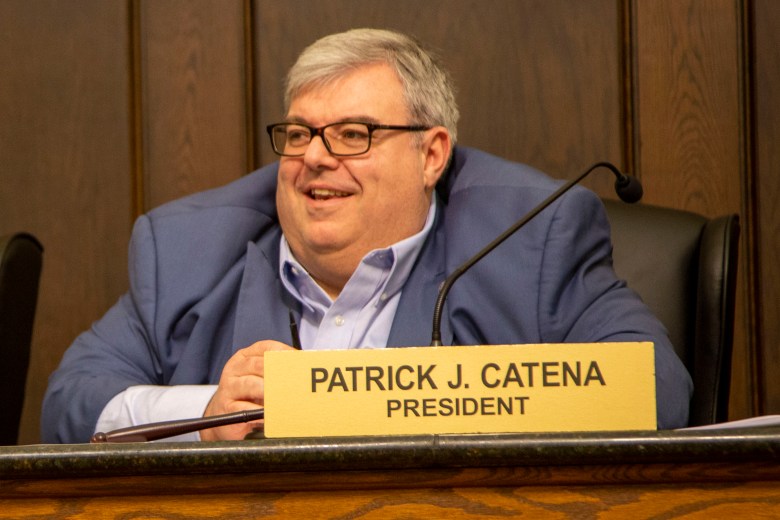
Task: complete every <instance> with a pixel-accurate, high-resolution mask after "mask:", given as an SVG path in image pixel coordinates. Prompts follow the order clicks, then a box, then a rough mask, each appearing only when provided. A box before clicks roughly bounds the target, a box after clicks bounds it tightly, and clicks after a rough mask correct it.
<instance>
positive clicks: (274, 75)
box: [255, 0, 622, 186]
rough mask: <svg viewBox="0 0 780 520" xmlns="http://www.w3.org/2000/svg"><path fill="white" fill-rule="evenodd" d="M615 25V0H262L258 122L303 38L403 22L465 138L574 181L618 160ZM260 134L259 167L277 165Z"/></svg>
mask: <svg viewBox="0 0 780 520" xmlns="http://www.w3.org/2000/svg"><path fill="white" fill-rule="evenodd" d="M305 20H316V23H302V21H305ZM619 22H620V10H619V5H618V3H617V2H615V1H614V0H602V1H589V2H570V1H566V0H555V1H523V2H518V1H516V0H488V1H480V2H471V1H462V2H452V1H449V0H436V1H427V2H418V1H417V0H401V1H398V0H382V1H373V2H368V3H366V2H361V1H358V0H338V1H330V2H310V1H308V0H293V1H287V2H283V3H276V2H259V3H258V5H257V15H256V23H255V26H256V30H257V36H258V38H257V42H256V43H257V46H258V47H257V56H258V60H259V63H260V75H259V81H258V84H257V90H256V92H257V99H258V110H259V114H258V118H257V119H258V120H259V121H260V122H261V123H262V124H263V125H265V124H267V123H271V122H275V121H276V120H278V119H280V118H281V117H282V116H283V115H284V114H283V113H282V99H283V98H282V91H281V89H282V81H281V80H282V78H283V77H284V75H285V74H286V71H287V69H288V68H289V67H290V65H292V63H293V61H294V60H295V58H296V56H297V55H298V53H299V52H300V51H301V50H302V49H303V48H304V47H305V46H306V45H308V44H310V43H312V42H313V41H314V40H316V39H317V38H319V37H321V36H325V35H327V34H330V33H333V32H338V31H343V30H346V29H349V28H353V27H381V28H389V29H397V30H401V31H403V32H406V33H409V34H412V35H415V36H417V37H418V38H420V39H421V40H422V41H424V42H425V43H426V44H428V45H429V46H431V47H433V48H434V49H436V50H437V51H438V52H439V54H441V56H442V58H443V61H444V63H445V64H446V66H447V67H448V68H449V69H450V71H451V73H452V75H453V78H454V80H455V84H456V85H457V87H458V89H459V91H458V102H459V105H460V109H461V124H460V129H459V141H460V142H461V143H462V144H464V145H468V146H474V147H477V148H481V149H484V150H486V151H489V152H492V153H495V154H497V155H500V156H504V157H507V158H510V159H514V160H518V161H523V162H527V163H530V164H532V165H534V166H537V167H539V168H542V169H543V170H545V171H547V172H549V173H550V174H551V175H554V176H557V177H573V176H574V175H575V174H576V173H578V172H580V171H582V170H584V169H585V167H587V166H588V165H589V164H590V163H592V162H594V161H597V160H611V161H615V162H618V163H620V162H621V161H622V153H621V145H622V129H621V121H622V120H621V117H622V115H621V107H622V101H621V95H622V90H621V89H622V85H621V83H620V81H621V80H620V56H621V51H620V41H621V38H622V33H621V31H620V23H619ZM257 137H258V139H259V140H260V141H259V143H258V146H259V148H260V150H261V162H271V161H273V160H275V159H276V158H275V157H274V156H273V154H272V152H271V150H270V147H269V145H268V144H267V143H266V141H267V136H266V134H265V133H264V132H258V134H257ZM604 185H605V186H606V185H607V184H604Z"/></svg>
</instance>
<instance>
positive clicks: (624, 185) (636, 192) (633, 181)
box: [615, 175, 644, 204]
mask: <svg viewBox="0 0 780 520" xmlns="http://www.w3.org/2000/svg"><path fill="white" fill-rule="evenodd" d="M615 192H616V193H617V195H618V197H620V200H622V201H623V202H628V203H630V204H633V203H634V202H638V201H639V200H640V199H641V198H642V194H643V193H644V191H643V190H642V183H641V182H639V179H637V178H636V177H631V176H629V175H624V176H623V178H622V179H618V180H616V181H615Z"/></svg>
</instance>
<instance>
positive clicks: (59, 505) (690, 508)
mask: <svg viewBox="0 0 780 520" xmlns="http://www.w3.org/2000/svg"><path fill="white" fill-rule="evenodd" d="M778 457H780V429H777V428H766V429H757V430H731V431H721V432H708V433H704V432H629V433H617V434H614V433H607V434H604V433H597V434H546V435H540V434H512V435H484V436H483V435H453V436H414V437H401V438H398V437H387V438H384V437H379V438H378V437H363V438H342V439H334V438H319V439H284V440H279V439H277V440H258V441H242V442H231V443H226V442H220V443H193V444H190V443H178V444H177V443H157V444H126V445H64V446H50V445H41V446H18V447H17V446H10V447H2V448H0V518H133V519H136V518H176V519H179V518H193V517H197V518H201V519H203V518H236V517H240V518H262V517H289V518H345V519H346V518H388V517H393V518H444V517H446V518H448V519H453V518H507V517H511V516H514V515H526V517H530V518H539V517H541V518H706V519H708V520H711V519H712V518H723V517H732V518H734V519H736V518H756V517H759V516H762V515H764V517H767V516H768V517H780V464H778Z"/></svg>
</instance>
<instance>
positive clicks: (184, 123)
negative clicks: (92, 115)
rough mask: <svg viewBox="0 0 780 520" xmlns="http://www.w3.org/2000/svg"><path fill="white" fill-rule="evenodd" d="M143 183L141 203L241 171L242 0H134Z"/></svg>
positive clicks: (209, 185)
mask: <svg viewBox="0 0 780 520" xmlns="http://www.w3.org/2000/svg"><path fill="white" fill-rule="evenodd" d="M140 17H141V20H140V46H141V64H140V69H141V70H140V74H141V84H142V93H141V117H142V133H143V153H142V157H143V163H142V165H141V169H142V170H143V183H144V195H145V201H144V202H143V204H142V206H143V207H144V208H145V209H146V210H148V209H151V208H153V207H155V206H158V205H159V204H161V203H163V202H166V201H169V200H172V199H174V198H177V197H180V196H183V195H186V194H190V193H193V192H196V191H200V190H203V189H207V188H212V187H215V186H218V185H222V184H225V183H226V182H229V181H231V180H235V179H236V178H238V177H240V176H241V175H243V174H245V173H246V172H247V171H248V170H249V169H250V165H248V164H247V137H246V136H247V133H246V126H245V125H246V118H245V114H246V112H247V109H248V107H247V106H246V97H245V95H244V92H245V86H246V85H245V76H244V66H245V63H244V47H245V39H244V3H243V2H242V1H240V0H230V1H221V0H146V1H143V2H142V3H141V7H140Z"/></svg>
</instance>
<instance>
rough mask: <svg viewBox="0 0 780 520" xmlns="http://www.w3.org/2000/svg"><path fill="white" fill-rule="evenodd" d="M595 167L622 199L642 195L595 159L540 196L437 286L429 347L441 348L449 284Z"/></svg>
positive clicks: (633, 181) (637, 186)
mask: <svg viewBox="0 0 780 520" xmlns="http://www.w3.org/2000/svg"><path fill="white" fill-rule="evenodd" d="M597 168H607V169H609V170H610V171H612V173H614V174H615V176H616V177H617V180H615V190H616V191H617V192H618V195H619V196H620V198H621V199H622V200H623V201H625V202H636V201H638V200H639V199H640V198H642V189H641V187H642V186H641V184H639V181H637V180H636V178H633V179H632V178H631V177H629V176H627V175H625V174H623V173H622V172H621V171H620V170H618V169H617V167H616V166H615V165H613V164H612V163H609V162H598V163H596V164H594V165H593V166H591V167H590V168H588V169H587V170H585V172H584V173H582V174H580V175H579V177H576V178H574V179H572V180H570V181H569V182H567V183H566V184H564V185H563V186H561V187H560V188H558V189H557V190H556V191H555V192H554V193H553V194H552V195H550V196H549V197H547V198H546V199H544V200H543V201H542V202H541V203H540V204H539V205H538V206H536V207H535V208H534V209H533V210H531V211H530V212H529V213H527V214H526V215H525V216H524V217H522V218H521V219H520V220H518V221H517V222H515V224H514V225H512V226H511V227H510V228H509V229H507V230H506V231H504V232H503V233H501V234H500V235H499V236H498V237H497V238H496V239H495V240H493V241H492V242H491V243H489V244H488V245H486V246H485V247H484V248H483V249H482V250H481V251H479V252H478V253H477V254H475V255H474V256H472V257H471V258H470V259H468V260H466V262H465V263H463V265H461V266H460V267H458V268H457V269H455V270H454V271H453V272H452V274H450V275H449V276H448V277H447V278H446V279H445V280H444V283H443V284H442V286H441V289H439V296H438V297H437V299H436V306H435V307H434V309H433V327H432V333H431V346H432V347H441V346H442V342H441V315H442V310H443V308H444V300H445V299H446V298H447V294H448V293H449V292H450V289H451V288H452V285H453V284H454V283H455V282H456V281H457V280H458V278H460V277H461V276H462V275H463V274H464V273H465V272H466V271H468V270H469V269H471V267H472V266H473V265H474V264H476V263H477V262H479V261H480V260H482V258H483V257H484V256H485V255H487V254H488V253H490V252H491V251H493V249H495V248H496V247H498V246H499V245H500V244H501V243H502V242H503V241H504V240H506V239H507V238H509V237H510V236H511V235H513V234H514V233H515V232H516V231H517V230H518V229H520V228H521V227H523V226H525V225H526V224H527V223H528V221H530V220H531V219H532V218H534V217H535V216H536V215H538V214H539V213H540V212H541V211H542V210H543V209H545V208H546V207H547V206H549V205H550V204H552V203H553V202H555V201H556V200H557V199H558V198H559V197H560V196H561V195H563V194H564V193H566V192H567V191H569V190H570V189H571V188H572V187H573V186H574V185H575V184H577V183H579V182H580V181H581V180H582V179H584V178H585V177H587V176H588V175H589V174H590V172H592V171H593V170H595V169H597Z"/></svg>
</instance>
